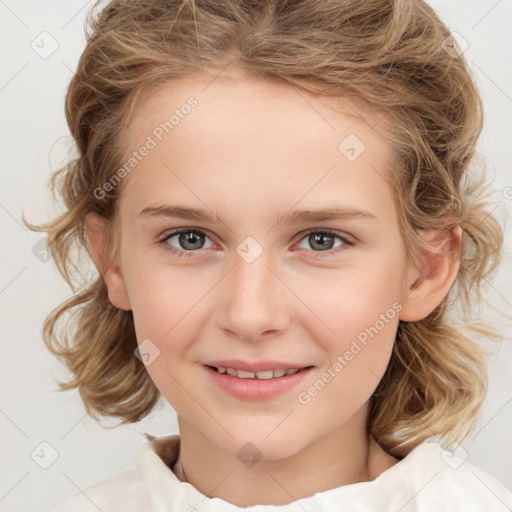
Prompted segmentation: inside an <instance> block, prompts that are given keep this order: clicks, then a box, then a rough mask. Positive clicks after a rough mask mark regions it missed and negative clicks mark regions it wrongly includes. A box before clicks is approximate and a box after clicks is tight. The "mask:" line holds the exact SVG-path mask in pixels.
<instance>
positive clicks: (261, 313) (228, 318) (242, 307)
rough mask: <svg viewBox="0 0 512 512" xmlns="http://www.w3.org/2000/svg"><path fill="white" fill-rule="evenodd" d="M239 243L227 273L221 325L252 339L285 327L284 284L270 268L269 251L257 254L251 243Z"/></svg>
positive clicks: (242, 336)
mask: <svg viewBox="0 0 512 512" xmlns="http://www.w3.org/2000/svg"><path fill="white" fill-rule="evenodd" d="M250 244H251V241H249V245H247V246H244V244H243V243H242V244H240V246H239V247H238V249H237V253H238V254H237V255H235V258H234V268H233V270H232V272H230V274H231V276H230V279H229V285H228V291H227V297H226V300H225V301H223V305H222V308H223V310H222V312H220V313H221V315H220V318H221V322H222V327H223V328H225V329H228V330H230V331H232V332H234V333H236V334H238V335H239V336H240V337H241V338H245V339H251V340H255V339H257V338H258V337H259V336H261V335H263V334H264V333H266V332H269V331H279V330H282V329H284V328H285V327H286V324H287V318H288V316H287V313H286V304H285V302H284V295H285V294H284V288H285V287H284V285H283V284H282V283H281V282H280V280H279V279H277V277H276V276H275V275H274V272H275V271H274V272H273V271H272V270H271V268H272V262H271V258H270V251H263V250H261V251H260V254H256V252H255V250H256V247H255V246H254V245H252V246H251V245H250Z"/></svg>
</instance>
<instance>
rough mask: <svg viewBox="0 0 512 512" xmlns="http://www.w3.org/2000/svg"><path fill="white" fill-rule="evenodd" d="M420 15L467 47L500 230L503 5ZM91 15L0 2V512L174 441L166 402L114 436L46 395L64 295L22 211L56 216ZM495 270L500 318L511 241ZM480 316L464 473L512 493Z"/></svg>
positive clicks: (42, 499) (506, 425)
mask: <svg viewBox="0 0 512 512" xmlns="http://www.w3.org/2000/svg"><path fill="white" fill-rule="evenodd" d="M430 3H431V5H432V6H433V7H434V8H435V9H436V10H437V11H438V13H439V14H440V15H441V17H442V18H443V20H444V21H445V22H446V23H447V25H448V26H449V27H450V29H451V30H452V31H456V32H458V33H459V34H460V35H461V36H462V37H463V38H464V40H465V41H467V43H468V47H467V49H466V50H465V55H466V58H467V59H468V62H469V64H470V67H471V69H472V72H473V74H474V78H475V81H476V83H477V85H478V87H479V89H480V91H481V94H482V97H483V100H484V104H485V123H486V124H485V128H484V132H483V134H482V136H481V138H480V145H479V150H480V152H481V153H483V154H484V155H485V157H486V158H487V161H488V165H489V171H490V172H491V173H492V174H493V176H494V177H493V180H494V188H495V190H496V195H495V210H494V214H496V215H498V217H499V218H500V219H501V220H502V222H503V223H504V224H505V229H508V228H509V227H510V222H509V216H510V213H511V211H512V170H511V164H510V160H511V159H510V149H511V142H512V138H511V130H510V126H509V122H510V119H511V118H512V68H511V66H510V62H511V61H512V59H511V57H512V56H511V49H512V31H511V27H512V1H510V0H499V1H496V0H492V1H483V0H472V1H468V0H442V1H441V0H435V1H434V0H432V1H431V2H430ZM91 5H92V2H85V1H84V0H67V1H64V0H58V1H57V0H47V1H44V2H41V1H35V0H32V1H26V0H25V1H18V2H15V1H14V0H0V23H1V29H2V30H1V31H0V38H1V49H0V51H1V52H2V60H1V62H2V66H1V68H0V101H1V108H2V122H1V134H0V145H1V180H2V181H1V187H0V194H1V195H0V225H1V237H2V241H1V243H2V265H1V269H0V272H1V274H0V311H1V318H2V324H1V327H2V328H1V335H2V338H1V342H2V349H3V350H2V352H3V357H2V360H1V379H2V380H1V384H2V387H1V391H2V394H1V402H0V428H1V432H2V435H1V437H0V439H1V450H2V452H1V477H0V510H2V511H11V512H12V511H15V510H17V511H21V510H23V511H36V510H37V511H49V510H52V509H53V508H54V507H55V506H56V505H57V504H59V503H61V502H62V501H64V500H65V499H67V498H68V497H70V496H71V495H72V494H75V493H76V492H78V491H79V490H80V489H84V488H86V487H87V486H89V485H91V484H93V483H95V482H98V481H100V480H103V479H105V478H108V477H110V476H113V475H115V474H116V473H118V472H120V471H122V470H124V469H126V468H128V467H129V466H131V465H133V464H135V462H136V457H137V452H138V449H139V447H140V446H141V445H142V444H143V443H144V442H145V439H144V438H143V437H142V436H141V435H140V432H143V431H147V432H150V433H152V434H153V435H157V436H160V435H167V434H171V433H177V432H178V429H177V423H176V418H175V414H174V412H173V410H172V409H171V407H170V406H169V405H168V404H167V403H165V402H163V401H162V406H161V408H160V410H156V411H155V412H154V413H153V414H152V415H151V416H150V417H148V418H146V419H145V420H144V421H143V422H141V423H140V424H137V425H133V426H130V427H127V426H126V427H119V428H117V429H113V430H105V429H103V428H102V427H100V426H99V425H98V424H96V423H95V422H94V421H93V420H92V419H90V418H89V417H88V416H86V414H85V409H84V406H83V404H82V402H81V400H80V397H79V395H78V392H77V391H69V392H57V391H56V389H57V386H56V384H55V379H57V378H59V377H60V378H62V377H64V375H65V371H64V369H63V367H62V366H61V365H60V364H59V363H58V361H56V360H55V359H54V357H53V356H52V355H51V354H49V353H48V352H47V350H46V348H45V347H44V345H43V342H42V339H41V326H42V323H43V320H44V317H45V316H46V315H47V314H48V313H49V312H50V310H51V309H53V308H54V307H55V306H57V305H58V304H59V303H61V302H62V301H63V300H64V299H65V298H67V297H69V296H70V294H71V292H70V290H69V288H68V287H67V285H65V283H64V282H63V280H62V279H61V277H60V275H59V274H58V272H57V269H56V267H55V265H54V263H53V260H51V259H50V260H49V261H48V262H45V261H44V258H43V260H42V259H41V253H40V251H38V250H37V248H38V247H40V246H39V244H41V243H42V242H41V239H43V238H44V234H43V233H34V232H31V231H29V230H27V229H26V228H25V227H24V226H23V224H22V223H21V220H20V217H21V211H22V209H23V210H24V211H25V212H26V215H27V217H28V219H29V220H30V221H32V222H35V223H39V222H42V221H44V220H47V219H49V218H51V217H52V216H53V215H54V214H55V213H56V212H57V211H58V210H57V209H55V207H53V206H52V205H51V204H50V202H49V201H50V196H49V194H48V193H47V192H46V180H47V178H48V176H49V174H50V171H51V170H53V169H55V168H56V166H57V165H59V164H60V163H61V160H62V159H63V158H65V157H66V155H67V150H68V148H69V144H68V142H67V136H68V131H67V127H66V124H65V119H64V106H63V102H64V94H65V91H66V87H67V84H68V82H69V80H70V78H71V76H72V70H74V69H75V67H76V64H77V61H78V58H79V55H80V53H81V51H82V49H83V47H84V41H85V40H84V33H83V32H84V31H83V24H84V20H85V15H86V13H87V12H88V10H89V9H90V7H91ZM57 45H58V46H57ZM53 50H54V51H53ZM52 51H53V53H51V52H52ZM50 53H51V54H50ZM62 137H64V138H62ZM59 139H60V140H59ZM56 141H58V143H57V144H56V145H55V147H54V149H53V151H52V152H51V155H50V148H51V146H52V144H53V143H54V142H56ZM504 259H505V261H504V263H503V265H502V267H501V269H500V271H499V273H498V274H497V276H496V278H495V279H493V280H492V281H489V283H488V286H487V288H486V296H487V298H488V299H489V300H490V301H491V303H492V304H493V305H495V306H496V307H497V308H498V309H500V310H502V311H507V312H508V313H510V312H511V311H512V293H511V287H510V283H511V281H512V279H511V277H512V276H511V267H512V265H511V259H512V258H511V240H510V237H509V236H507V239H506V245H505V252H504ZM482 314H483V318H484V319H485V320H486V321H488V322H490V323H492V324H493V325H494V326H496V327H497V328H499V329H500V330H501V331H502V332H504V333H505V334H506V339H505V340H504V341H503V342H502V343H500V344H499V345H497V346H496V347H495V350H494V353H493V354H492V355H491V356H490V358H489V370H490V384H489V392H488V396H487V398H486V401H485V403H484V405H483V408H482V410H481V414H480V418H479V427H478V429H477V430H476V432H475V434H474V435H473V437H471V438H470V439H468V440H467V441H465V442H464V444H463V446H464V450H466V451H467V454H468V459H467V460H468V461H469V462H471V463H473V464H475V465H476V466H478V467H480V468H481V469H483V470H484V471H487V472H488V473H490V474H492V475H494V476H496V477H498V478H499V479H500V480H501V481H502V482H503V483H504V484H505V485H507V486H508V487H509V488H512V468H511V464H510V460H511V458H512V441H511V434H510V431H511V427H512V404H511V402H512V371H511V369H512V367H511V362H512V348H511V343H510V342H511V337H510V332H511V329H510V321H505V320H504V319H503V317H501V316H499V315H497V314H496V313H495V312H494V311H492V309H490V308H486V309H484V310H483V311H482ZM112 424H114V423H112ZM41 443H49V445H51V446H48V445H47V444H43V445H41ZM464 450H462V449H461V451H460V453H461V454H464V453H465V452H464ZM52 457H53V458H55V461H53V463H52V464H51V465H50V466H49V467H48V468H47V469H44V468H43V467H41V465H43V466H44V465H45V464H46V465H47V464H50V462H52V460H53V459H52Z"/></svg>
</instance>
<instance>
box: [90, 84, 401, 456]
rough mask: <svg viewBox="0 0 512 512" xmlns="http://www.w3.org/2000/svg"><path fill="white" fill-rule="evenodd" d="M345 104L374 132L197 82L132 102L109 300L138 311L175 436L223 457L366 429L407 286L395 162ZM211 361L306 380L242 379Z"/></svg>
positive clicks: (295, 99)
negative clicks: (203, 442)
mask: <svg viewBox="0 0 512 512" xmlns="http://www.w3.org/2000/svg"><path fill="white" fill-rule="evenodd" d="M339 104H340V105H343V107H344V108H345V109H348V110H349V111H351V112H353V113H360V114H361V116H364V117H365V119H366V120H367V121H368V123H369V125H370V126H372V125H373V128H372V129H370V128H368V127H366V125H365V124H363V123H360V122H357V121H356V120H355V118H353V117H350V116H346V115H344V114H342V113H339V112H335V111H333V110H331V109H330V108H329V107H328V106H327V105H328V103H327V100H326V99H325V98H324V99H323V100H320V99H318V97H314V96H313V95H310V94H307V93H305V92H304V91H298V90H295V89H294V88H292V87H289V86H287V85H283V84H276V83H271V82H264V81H257V80H255V79H250V78H246V77H238V78H237V80H234V79H231V78H227V77H226V75H221V76H220V77H218V78H217V79H215V80H213V81H212V80H211V79H204V80H200V79H194V80H193V79H191V78H187V79H182V80H180V81H175V82H173V83H171V84H169V85H168V87H167V88H165V89H163V90H161V91H160V92H158V93H156V94H154V95H152V96H151V97H150V99H149V100H148V101H147V102H145V103H143V104H141V105H139V106H138V107H137V109H136V110H135V113H134V116H133V118H132V119H131V120H130V121H129V130H127V133H126V134H125V136H124V138H123V139H122V140H124V144H125V148H126V163H127V165H126V166H125V172H122V171H119V172H118V176H120V177H122V178H123V179H124V180H125V182H123V183H122V186H123V191H122V194H121V197H120V203H119V214H120V217H119V218H120V225H119V226H120V227H119V229H120V246H119V260H118V263H119V269H120V274H119V275H120V276H121V281H122V283H123V287H125V292H120V291H115V290H110V297H111V300H112V302H113V303H114V304H115V305H117V306H118V307H123V308H125V309H132V310H133V317H134V321H135V329H136V333H137V339H138V343H139V346H140V350H141V352H142V353H143V354H145V355H143V358H144V360H145V363H146V364H147V371H148V372H149V374H150V376H151V378H152V379H153V381H154V383H155V384H156V386H157V387H158V389H159V390H160V392H161V394H162V395H163V396H164V398H165V399H166V400H167V401H168V402H169V403H170V404H171V405H172V406H173V408H174V409H175V410H176V411H177V413H178V415H179V417H180V421H181V423H180V425H186V426H187V428H189V429H193V430H194V431H195V432H197V433H199V434H201V435H202V436H203V437H204V438H206V439H207V440H208V441H210V442H211V443H212V445H213V446H216V447H217V448H218V449H220V450H223V451H224V452H225V453H228V454H231V455H235V454H237V453H238V452H239V450H240V449H241V448H242V447H245V448H244V449H245V450H249V451H250V450H254V451H255V453H256V451H257V452H258V453H260V454H261V456H262V457H263V458H267V459H269V460H271V459H277V458H284V457H288V456H291V455H293V454H294V453H298V452H299V451H300V450H301V449H303V448H304V447H306V446H308V445H310V444H311V443H314V442H315V441H318V440H320V439H321V438H323V437H325V436H328V435H330V434H335V433H336V432H342V431H347V432H348V431H349V430H350V429H358V431H362V430H363V429H364V425H365V421H366V408H367V403H368V400H369V398H370V396H371V395H372V393H373V391H374V390H375V388H376V386H377V384H378V383H379V381H380V379H381V377H382V375H383V374H384V371H385V369H386V367H387V364H388V361H389V358H390V355H391V351H392V347H393V342H394V340H395V334H396V330H397V325H398V321H399V316H400V310H401V307H402V306H401V305H402V302H403V300H404V298H405V297H406V290H408V288H409V286H410V277H409V273H410V267H409V265H408V263H407V262H406V258H405V246H404V243H403V241H402V238H401V234H400V230H399V223H398V217H397V211H396V208H395V202H394V198H393V194H392V190H391V188H390V186H389V183H388V182H389V179H390V176H391V173H392V172H394V169H392V168H391V166H392V153H391V149H392V148H391V147H390V146H389V145H388V144H387V143H386V142H384V140H383V139H381V135H380V134H379V129H381V128H380V126H379V124H378V121H377V119H376V118H372V117H371V115H370V114H369V113H368V112H362V111H360V110H359V111H358V110H356V109H355V108H352V106H351V105H350V104H349V103H348V102H346V101H345V102H341V101H340V103H339ZM332 105H334V103H331V106H332ZM381 126H382V125H381ZM130 159H131V160H130ZM124 174H126V176H124V177H123V175H124ZM110 185H111V186H112V187H113V186H115V185H112V183H111V184H110ZM108 186H109V185H106V187H107V188H108ZM97 193H98V194H100V193H101V191H97ZM180 212H181V213H180ZM298 212H300V214H299V213H298ZM178 230H179V231H181V232H182V233H181V234H180V233H178V232H177V231H178ZM326 231H328V233H326ZM228 360H229V361H228ZM207 363H208V364H210V365H212V366H224V367H228V366H230V365H231V366H233V367H234V368H235V369H242V370H250V369H251V368H252V369H253V370H269V369H275V370H279V369H286V368H298V369H301V371H300V372H298V373H296V374H295V375H291V376H287V377H286V376H285V377H274V378H273V379H272V380H266V379H254V380H253V379H251V380H249V379H244V378H240V377H238V376H231V375H221V374H219V373H218V372H215V371H214V370H212V369H211V368H209V367H208V366H207V365H206V364H207ZM214 363H215V364H214ZM269 367H270V368H269ZM281 373H282V372H281ZM277 374H278V375H279V372H277ZM241 375H242V376H244V374H241ZM248 375H250V374H248ZM260 375H261V376H262V377H265V376H267V377H268V376H269V375H270V374H268V373H264V374H260ZM272 375H273V374H272ZM245 376H247V375H245ZM247 443H252V445H254V447H256V448H254V447H253V446H252V445H248V444H247ZM249 446H250V447H251V448H248V447H249ZM249 455H250V454H249Z"/></svg>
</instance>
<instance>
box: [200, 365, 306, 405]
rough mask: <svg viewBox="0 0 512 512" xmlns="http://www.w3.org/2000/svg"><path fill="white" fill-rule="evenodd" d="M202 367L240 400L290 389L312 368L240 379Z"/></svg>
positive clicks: (225, 389)
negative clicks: (279, 375)
mask: <svg viewBox="0 0 512 512" xmlns="http://www.w3.org/2000/svg"><path fill="white" fill-rule="evenodd" d="M203 367H204V368H205V369H206V371H207V372H208V374H209V375H210V376H211V378H212V380H213V382H215V384H216V385H217V386H218V387H219V388H220V389H222V390H223V391H225V392H226V393H228V394H229V395H231V396H234V397H235V398H239V399H240V400H251V401H261V400H268V399H270V398H273V397H275V396H277V395H280V394H281V393H284V392H286V391H289V390H291V389H292V388H294V387H295V386H296V385H297V384H298V383H299V382H301V381H302V379H304V377H305V376H306V375H307V374H309V373H310V371H311V370H312V369H313V368H312V367H309V368H304V369H301V370H299V371H298V372H297V373H294V374H293V375H284V376H283V377H276V378H272V379H241V378H240V377H233V376H231V375H228V374H226V373H219V372H218V371H217V370H213V369H212V368H210V367H209V366H206V365H203Z"/></svg>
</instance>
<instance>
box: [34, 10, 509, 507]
mask: <svg viewBox="0 0 512 512" xmlns="http://www.w3.org/2000/svg"><path fill="white" fill-rule="evenodd" d="M90 25H91V31H90V33H89V34H88V40H87V46H86V48H85V51H84V52H83V54H82V56H81V58H80V61H79V64H78V69H77V71H76V74H75V75H74V77H73V79H72V81H71V84H70V86H69V89H68V93H67V96H66V116H67V121H68V124H69V127H70V130H71V133H72V135H73V137H74V139H75V141H76V145H77V149H78V156H77V157H76V159H74V160H72V161H70V162H69V163H68V165H66V166H65V167H64V168H63V169H61V170H59V171H57V172H56V173H55V175H54V176H53V177H52V180H51V184H52V186H53V187H54V190H55V189H56V188H57V187H58V190H59V192H60V194H61V195H62V197H63V199H64V201H65V205H66V211H65V212H64V213H63V214H62V215H60V216H59V217H58V218H56V219H55V220H54V221H52V222H50V223H48V224H46V225H42V226H33V225H30V227H31V228H32V229H38V230H45V231H47V232H48V240H49V245H50V248H51V251H52V254H53V255H54V258H55V261H56V263H57V265H58V268H59V270H60V272H61V273H62V275H63V276H64V278H66V279H67V280H68V282H70V270H71V268H72V267H73V261H74V260H73V258H74V256H73V255H72V252H71V248H72V247H73V244H78V247H79V248H81V249H83V250H86V251H87V253H88V254H89V255H90V256H91V258H93V260H94V262H95V264H96V267H97V269H98V272H99V274H98V277H97V279H96V281H95V282H93V283H90V285H89V286H88V287H87V288H86V289H85V290H83V291H81V292H80V293H77V294H76V295H75V296H74V297H73V298H71V299H69V300H68V301H66V302H65V303H63V304H62V305H61V306H60V307H58V308H57V309H56V310H55V311H53V312H52V313H51V314H50V315H49V316H48V318H47V319H46V322H45V324H44V337H45V342H46V344H47V346H48V348H49V349H50V350H51V351H52V352H53V353H54V354H55V355H57V356H59V357H60V358H62V359H63V360H64V362H65V364H66V365H67V367H68V368H69V370H70V371H71V373H72V374H73V378H72V379H71V380H70V381H69V382H65V383H60V385H61V387H62V389H71V388H75V387H76V388H78V390H79V391H80V394H81V396H82V399H83V401H84V403H85V406H86V408H87V411H88V413H89V414H90V415H91V416H92V417H93V418H95V419H99V416H100V415H102V416H112V417H117V418H120V419H121V423H132V422H137V421H138V420H140V419H142V418H143V417H144V416H145V415H147V414H148V413H149V412H150V411H151V410H152V409H153V407H154V406H155V404H156V402H157V401H158V399H159V397H160V396H163V397H164V398H165V399H166V400H167V401H168V402H169V403H170V404H171V405H172V407H173V408H174V409H175V410H176V412H177V416H178V423H179V429H180V430H179V435H170V436H166V437H162V438H153V437H152V436H150V435H147V438H148V442H147V443H146V444H145V445H144V446H143V447H142V448H141V452H140V454H139V458H138V461H137V464H136V465H135V466H133V467H131V468H129V469H127V470H126V471H123V472H121V473H120V474H118V475H115V476H113V477H112V478H109V479H108V480H105V481H102V482H98V483H97V484H95V485H93V486H91V487H89V488H87V489H84V490H82V491H80V492H78V493H77V494H76V495H75V496H73V497H72V498H71V499H70V500H69V501H68V502H66V503H65V504H63V505H62V506H61V507H60V508H59V509H58V510H59V511H66V512H67V511H74V512H79V511H89V510H91V511H92V510H102V511H103V512H107V511H114V510H116V511H118V510H124V511H150V510H151V511H157V510H172V511H175V510H183V511H185V510H187V511H221V510H222V511H236V510H242V509H243V510H249V511H251V512H252V511H254V512H256V511H260V510H261V511H269V512H270V511H272V510H281V511H286V512H291V511H296V510H297V511H298V510H301V511H304V510H308V511H320V510H350V511H375V510H385V511H391V510H392V511H398V510H401V511H413V510H424V511H426V510H428V511H433V510H435V511H441V510H450V511H453V510H464V511H470V510H474V511H476V510H485V511H498V510H506V509H507V507H508V508H509V509H510V508H511V507H512V494H511V493H510V492H509V491H508V490H507V489H506V488H505V487H504V486H503V485H502V484H500V483H499V482H498V481H497V480H495V479H494V478H492V477H490V476H489V475H487V474H485V473H483V472H482V471H480V470H478V469H476V468H475V467H473V466H471V465H470V464H469V462H467V461H465V459H464V457H462V458H461V457H455V456H453V455H452V453H451V451H450V449H453V448H454V446H457V442H460V441H461V440H463V439H464V438H465V437H466V436H467V435H468V434H469V432H470V431H471V429H472V427H473V425H474V421H475V417H476V414H477V411H478V408H479V406H480V404H481V402H482V400H483V396H484V389H485V365H484V352H483V349H482V348H481V347H480V346H479V345H478V344H476V343H475V342H474V341H472V340H471V339H470V338H469V337H467V335H466V334H464V333H463V332H461V329H460V328H458V327H455V326H454V325H452V324H450V323H449V322H448V319H447V315H448V313H449V312H450V309H451V308H453V306H454V305H456V304H459V302H460V304H461V305H462V306H463V308H465V309H466V310H468V311H469V309H470V306H471V305H472V304H471V302H473V301H474V297H477V298H478V292H479V291H480V287H481V284H482V283H483V281H484V280H485V278H486V277H487V276H488V275H489V274H490V273H491V272H492V271H493V270H494V268H495V267H496V265H497V263H498V259H499V251H500V247H501V244H502V232H501V229H500V227H499V225H498V223H497V221H496V220H495V219H494V217H493V216H492V215H490V214H489V213H488V212H487V211H486V202H485V197H484V193H483V191H484V189H483V185H482V181H481V180H480V181H479V180H475V179H472V178H471V177H470V175H469V170H470V163H471V162H472V159H473V156H474V153H475V145H476V142H477V139H478V136H479V134H480V131H481V128H482V105H481V100H480V98H479V95H478V92H477V90H476V88H475V85H474V84H473V82H472V80H471V78H470V74H469V71H468V68H467V64H466V62H465V60H464V58H463V56H462V55H461V54H460V52H459V51H458V50H459V48H458V46H457V43H456V42H455V40H454V39H453V37H452V36H451V35H450V32H449V30H448V29H447V28H446V26H445V25H444V24H443V23H442V22H441V21H440V19H439V18H438V17H437V15H436V14H435V13H434V11H433V10H432V9H431V8H430V7H429V6H428V5H427V4H425V3H423V2H422V1H419V0H417V1H415V2H403V1H397V0H375V1H365V2H362V1H360V0H343V1H342V0H325V1H322V2H319V1H317V0H293V1H292V0H183V1H172V0H166V1H163V0H158V1H157V0H114V1H112V2H110V3H109V4H108V5H106V6H105V7H104V8H103V9H102V10H101V11H99V12H98V14H97V15H96V16H91V19H90ZM57 178H61V180H60V181H57ZM27 224H28V223H27ZM474 292H476V293H474ZM65 313H66V314H69V315H71V319H73V320H74V322H73V323H71V322H70V323H68V324H67V325H68V328H69V329H70V330H71V331H72V333H71V334H70V336H69V335H66V334H65V332H64V333H62V334H59V333H58V330H57V326H58V322H59V320H60V319H61V317H62V316H63V315H64V314H65ZM489 332H491V331H489ZM435 438H437V439H438V440H440V441H441V443H442V445H441V444H437V443H436V442H433V439H435ZM442 446H444V447H445V448H446V449H443V447H442Z"/></svg>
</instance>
